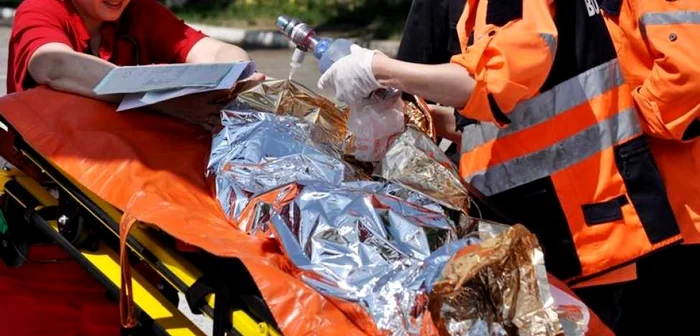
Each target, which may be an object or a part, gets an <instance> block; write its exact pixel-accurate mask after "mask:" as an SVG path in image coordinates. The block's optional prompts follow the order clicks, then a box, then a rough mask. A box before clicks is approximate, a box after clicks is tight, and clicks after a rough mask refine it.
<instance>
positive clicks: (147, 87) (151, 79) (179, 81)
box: [93, 63, 238, 95]
mask: <svg viewBox="0 0 700 336" xmlns="http://www.w3.org/2000/svg"><path fill="white" fill-rule="evenodd" d="M237 64H238V63H206V64H169V65H160V64H157V65H140V66H124V67H117V68H115V69H113V70H112V71H110V72H109V73H108V74H107V76H105V78H104V79H102V81H101V82H100V83H99V84H98V85H97V86H96V87H95V88H94V90H93V91H94V92H95V93H96V94H98V95H105V94H118V93H136V92H147V91H155V90H168V89H179V88H184V87H214V86H216V85H217V84H218V83H219V82H220V81H221V79H222V78H223V77H224V76H225V75H226V74H227V73H228V72H229V71H230V70H231V69H232V68H234V67H236V65H237Z"/></svg>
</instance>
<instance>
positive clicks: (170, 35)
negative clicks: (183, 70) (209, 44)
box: [131, 0, 207, 63]
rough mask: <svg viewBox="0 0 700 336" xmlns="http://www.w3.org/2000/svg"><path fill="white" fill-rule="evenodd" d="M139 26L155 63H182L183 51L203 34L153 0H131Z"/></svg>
mask: <svg viewBox="0 0 700 336" xmlns="http://www.w3.org/2000/svg"><path fill="white" fill-rule="evenodd" d="M131 7H132V10H133V11H134V12H133V14H134V15H138V16H139V18H138V20H136V22H138V26H139V29H142V30H143V31H145V32H146V34H147V36H146V43H145V44H146V45H145V46H144V47H145V48H146V49H147V52H148V54H149V55H151V57H152V60H153V61H154V62H155V63H185V60H186V59H187V54H188V53H189V52H190V50H191V49H192V47H193V46H194V45H195V44H196V43H197V42H199V41H200V40H201V39H202V38H204V37H206V36H207V35H205V34H204V33H202V32H200V31H198V30H195V29H194V28H192V27H190V26H188V25H186V24H185V22H184V21H183V20H181V19H179V18H178V17H176V16H175V14H173V13H172V12H171V11H170V10H169V9H168V8H167V7H165V6H164V5H163V4H161V3H160V2H158V1H156V0H132V3H131Z"/></svg>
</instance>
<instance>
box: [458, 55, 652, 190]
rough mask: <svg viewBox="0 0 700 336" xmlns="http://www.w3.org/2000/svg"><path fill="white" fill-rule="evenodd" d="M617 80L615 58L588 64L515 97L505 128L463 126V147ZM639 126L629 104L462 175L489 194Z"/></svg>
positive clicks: (543, 116) (568, 162) (556, 111)
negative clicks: (538, 146) (571, 131)
mask: <svg viewBox="0 0 700 336" xmlns="http://www.w3.org/2000/svg"><path fill="white" fill-rule="evenodd" d="M622 84H624V79H623V77H622V74H621V72H620V68H619V66H618V63H617V60H613V61H609V62H606V63H604V64H602V65H600V66H597V67H595V68H592V69H590V70H588V71H586V72H584V73H581V74H580V75H578V76H576V77H574V78H571V79H569V80H567V81H564V82H562V83H561V84H559V85H557V86H555V87H554V88H552V89H551V90H549V91H546V92H543V93H541V94H540V95H538V96H536V97H534V98H532V99H530V100H527V101H524V102H522V103H520V104H519V105H518V106H516V108H515V109H514V110H513V112H511V113H510V114H509V115H508V117H509V118H510V120H511V123H510V124H509V125H508V126H507V127H505V128H502V129H499V128H498V127H497V126H495V125H494V124H491V123H476V124H471V125H468V126H467V127H465V128H464V129H463V131H462V153H469V152H470V151H472V150H474V149H476V148H477V147H479V146H482V145H484V144H486V143H488V142H490V141H493V140H497V139H499V138H502V137H504V136H507V135H510V134H514V133H516V132H518V131H521V130H524V129H528V128H530V127H533V126H536V125H539V124H541V123H544V122H546V121H548V120H550V119H552V118H554V117H556V116H558V115H560V114H562V113H565V112H566V111H569V110H571V109H572V108H574V107H576V106H579V105H581V104H587V103H588V102H589V101H590V100H591V99H593V98H595V97H597V96H600V95H602V94H605V93H606V92H608V91H610V90H612V89H614V88H616V87H618V86H620V85H622ZM557 127H566V125H558V126H557ZM641 132H642V129H641V126H640V123H639V119H638V116H637V112H636V110H635V109H634V108H629V109H626V110H623V111H620V112H619V113H617V114H615V115H613V116H611V117H609V118H607V119H605V120H602V121H599V122H598V123H596V124H594V125H592V126H590V127H588V128H587V129H584V130H582V131H580V132H579V133H577V134H573V135H571V136H570V137H568V138H566V139H564V140H562V141H560V142H557V143H555V144H552V145H551V146H549V147H547V148H544V149H541V150H539V151H536V152H533V153H529V154H527V155H523V156H520V157H517V158H514V159H511V160H508V161H505V162H503V163H500V164H496V165H493V166H490V167H489V168H487V169H485V170H483V171H479V172H474V173H472V174H471V175H470V176H467V177H466V180H467V181H468V182H470V183H472V185H473V186H474V187H476V188H477V189H479V190H480V191H481V192H483V193H484V194H485V195H487V196H490V195H494V194H497V193H500V192H503V191H506V190H509V189H511V188H514V187H517V186H520V185H523V184H526V183H529V182H532V181H535V180H537V179H540V178H543V177H546V176H549V175H552V174H553V173H556V172H557V171H560V170H563V169H566V168H567V167H570V166H572V165H574V164H576V163H578V162H581V161H583V160H585V159H587V158H589V157H591V156H592V155H595V154H596V153H598V152H600V151H602V150H604V149H607V148H610V147H613V146H615V145H617V144H619V143H622V142H624V141H626V140H628V139H630V138H632V137H634V136H637V135H639V134H641Z"/></svg>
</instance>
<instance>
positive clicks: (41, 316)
mask: <svg viewBox="0 0 700 336" xmlns="http://www.w3.org/2000/svg"><path fill="white" fill-rule="evenodd" d="M154 18H156V19H154ZM249 59H250V58H249V56H248V54H247V53H246V52H245V51H244V50H242V49H241V48H239V47H236V46H234V45H229V44H225V43H222V42H220V41H217V40H215V39H213V38H210V37H208V36H206V35H205V34H203V33H201V32H199V31H196V30H194V29H192V28H191V27H189V26H187V25H185V24H184V22H182V20H180V19H178V18H177V17H175V15H173V14H172V13H171V12H170V11H169V10H168V9H167V8H166V7H165V6H163V5H162V4H161V3H159V2H158V1H157V0H24V1H23V2H22V3H21V4H20V5H19V7H18V8H17V11H16V14H15V17H14V22H13V27H12V33H11V36H10V41H9V55H8V71H7V73H8V76H7V86H8V87H7V92H8V94H12V93H14V92H19V91H23V90H28V89H30V88H32V87H35V86H37V85H47V86H49V87H51V88H54V89H56V90H61V91H66V92H71V93H75V94H80V95H84V96H88V97H92V98H95V99H101V100H105V101H109V102H118V101H120V97H119V96H96V95H94V94H93V92H92V88H93V87H94V86H95V85H96V84H97V83H99V81H100V80H101V79H102V78H103V77H104V76H105V75H106V74H107V73H108V72H109V71H110V70H112V69H113V68H115V67H117V66H125V65H138V64H151V63H205V62H233V61H242V60H249ZM260 77H261V76H260V75H256V79H260ZM195 98H196V97H195ZM184 99H186V100H187V99H189V98H184ZM180 102H181V103H182V102H183V101H180ZM47 103H48V104H50V103H51V102H47ZM167 106H169V107H172V104H168V105H167ZM200 106H201V107H202V109H205V105H200ZM213 108H215V109H218V108H219V107H218V106H214V107H213ZM47 122H48V121H47ZM11 145H12V140H11V134H10V133H9V132H0V155H1V156H3V157H4V158H6V159H8V160H10V161H11V163H13V164H15V165H19V166H21V167H20V168H21V169H23V170H25V169H26V168H27V167H25V166H24V165H22V160H21V159H20V158H21V155H19V154H18V153H16V152H14V151H13V150H12V148H11ZM26 172H27V173H29V174H32V173H34V174H36V173H37V172H34V171H32V172H30V171H26ZM30 238H31V239H32V245H31V246H30V247H29V251H28V252H27V259H30V260H25V262H24V263H23V265H21V266H19V267H16V268H15V267H11V266H14V265H5V264H3V263H2V262H0V330H1V331H0V334H2V335H22V336H24V335H55V336H60V335H66V336H75V335H118V334H119V332H120V323H119V310H118V305H117V304H116V302H114V300H109V299H108V298H107V297H106V294H105V289H104V287H103V286H102V285H101V284H99V283H98V282H97V281H96V280H95V279H94V278H93V277H92V275H90V274H88V273H87V272H86V271H85V270H83V269H82V267H80V265H78V263H77V262H75V261H74V260H72V259H70V258H69V257H68V256H67V255H66V253H65V252H63V250H62V249H61V248H60V247H58V246H57V245H56V244H52V243H51V242H50V240H49V239H48V238H46V237H43V235H42V234H40V233H36V234H32V235H31V237H30Z"/></svg>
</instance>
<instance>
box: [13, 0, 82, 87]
mask: <svg viewBox="0 0 700 336" xmlns="http://www.w3.org/2000/svg"><path fill="white" fill-rule="evenodd" d="M64 11H65V10H64V9H63V8H61V7H60V6H53V5H49V4H46V3H44V2H37V1H26V2H23V3H22V4H21V5H20V6H19V7H18V8H17V11H16V12H15V18H14V22H13V24H12V33H11V36H10V55H9V57H8V62H9V64H8V65H9V69H8V76H9V77H11V78H8V88H7V89H8V93H11V92H14V91H22V90H23V89H24V88H25V86H26V84H28V83H27V82H28V81H29V80H30V78H31V76H29V77H28V76H27V74H28V71H29V60H30V59H31V58H32V55H34V52H35V51H36V50H37V49H39V47H41V46H43V45H46V44H48V43H61V44H65V45H67V46H69V47H71V48H72V45H71V41H70V39H69V37H68V35H67V34H66V32H65V30H64V26H65V25H66V23H65V20H66V15H67V14H66V13H65V12H64Z"/></svg>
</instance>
